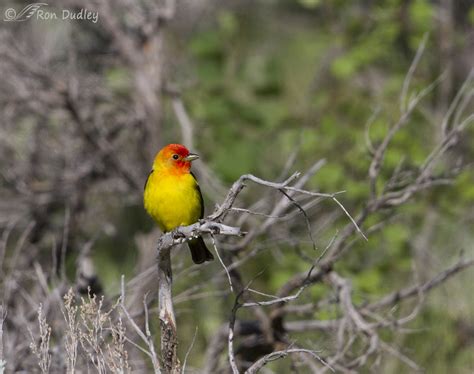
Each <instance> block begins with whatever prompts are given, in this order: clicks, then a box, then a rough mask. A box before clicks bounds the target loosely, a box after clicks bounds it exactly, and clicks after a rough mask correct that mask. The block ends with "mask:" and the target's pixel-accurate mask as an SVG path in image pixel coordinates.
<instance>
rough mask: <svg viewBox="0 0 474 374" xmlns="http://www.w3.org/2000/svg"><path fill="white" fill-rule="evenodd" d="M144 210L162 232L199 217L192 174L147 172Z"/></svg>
mask: <svg viewBox="0 0 474 374" xmlns="http://www.w3.org/2000/svg"><path fill="white" fill-rule="evenodd" d="M143 200H144V205H145V209H146V211H147V212H148V214H150V216H151V217H152V218H153V219H154V220H155V221H156V223H157V224H158V226H159V227H160V228H161V230H163V231H165V232H166V231H171V230H173V229H174V228H176V227H178V226H186V225H191V224H193V223H195V222H197V221H198V220H199V218H200V215H201V197H200V192H199V190H198V185H197V182H196V180H195V179H194V177H193V176H192V175H191V174H188V173H186V174H170V173H166V172H163V171H159V170H154V171H152V172H151V173H150V176H149V177H148V181H147V183H146V186H145V192H144V195H143Z"/></svg>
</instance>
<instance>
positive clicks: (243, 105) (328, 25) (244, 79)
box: [96, 0, 474, 374]
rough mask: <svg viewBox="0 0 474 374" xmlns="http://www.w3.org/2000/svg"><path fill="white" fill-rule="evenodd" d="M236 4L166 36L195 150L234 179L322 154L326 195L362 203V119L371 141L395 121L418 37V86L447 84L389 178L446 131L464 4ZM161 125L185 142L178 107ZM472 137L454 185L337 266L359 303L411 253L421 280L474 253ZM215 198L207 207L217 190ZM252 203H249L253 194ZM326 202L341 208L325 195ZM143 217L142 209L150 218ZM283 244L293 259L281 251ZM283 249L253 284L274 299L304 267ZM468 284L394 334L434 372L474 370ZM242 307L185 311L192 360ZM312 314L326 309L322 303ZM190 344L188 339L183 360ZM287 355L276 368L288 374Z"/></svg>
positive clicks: (391, 164) (469, 278) (116, 269)
mask: <svg viewBox="0 0 474 374" xmlns="http://www.w3.org/2000/svg"><path fill="white" fill-rule="evenodd" d="M446 3H448V6H449V9H452V11H453V14H452V17H453V20H452V21H453V22H454V24H453V25H451V28H448V29H447V28H446V26H445V25H444V24H443V22H447V21H445V20H443V19H442V18H443V17H442V13H443V11H444V8H443V6H445V5H446ZM227 5H228V6H221V7H217V8H218V9H215V10H213V11H210V12H209V14H206V15H205V16H202V19H200V20H198V21H196V20H194V21H195V23H194V24H193V25H192V26H190V27H189V28H190V29H189V30H187V29H186V27H184V30H183V28H181V26H182V25H180V24H179V22H178V24H177V25H176V26H174V27H175V29H173V28H172V29H171V30H170V31H168V33H167V41H166V43H167V46H168V48H169V53H170V54H171V56H172V57H171V59H172V61H176V63H175V64H174V63H173V64H171V67H170V68H169V69H170V71H169V74H170V76H172V77H173V79H174V80H175V81H177V82H178V83H179V84H181V85H182V86H184V87H187V88H185V89H184V90H183V93H184V102H185V105H186V107H187V109H188V111H189V114H190V116H191V118H192V120H193V122H194V124H195V127H196V128H195V134H196V137H195V142H196V145H197V148H198V149H199V150H200V152H201V156H202V159H203V161H204V162H205V163H207V164H208V165H209V166H210V167H211V169H213V170H214V171H215V172H216V174H217V175H218V176H219V177H220V178H221V179H222V180H223V181H224V183H225V184H226V185H230V184H231V183H232V182H233V181H234V180H235V179H237V178H238V177H239V176H240V175H241V174H244V173H253V174H255V175H258V176H261V177H262V178H267V179H269V180H274V179H275V178H276V177H277V176H278V175H279V174H280V172H281V170H282V168H283V166H284V165H285V163H286V161H287V159H288V158H289V157H290V155H291V154H292V153H293V152H297V157H296V164H295V166H294V169H296V170H305V169H306V168H307V167H309V166H310V165H311V164H312V163H313V162H314V161H315V160H317V159H320V158H325V159H326V160H327V165H326V166H325V167H323V168H322V169H321V170H320V171H319V172H318V173H317V175H316V177H314V178H313V179H312V180H311V182H310V185H309V186H310V187H311V188H313V189H315V190H320V191H323V192H334V191H339V190H345V191H346V193H345V194H344V195H343V198H342V199H343V201H344V203H345V204H346V207H347V208H348V210H349V211H351V212H357V209H358V208H360V206H361V203H362V201H364V200H365V199H366V198H367V197H368V193H369V189H368V182H367V174H368V172H367V171H368V166H369V164H370V155H369V152H368V149H367V146H366V137H365V130H366V128H367V122H368V120H369V118H371V116H373V115H374V113H375V116H374V120H373V122H372V123H371V125H370V140H371V142H373V143H374V144H377V143H378V142H380V141H381V139H382V137H383V136H384V135H385V133H386V131H387V129H388V128H389V126H391V125H392V124H393V123H394V122H396V121H397V120H398V118H399V117H400V101H399V97H400V93H401V90H402V85H403V81H404V79H405V76H406V74H407V71H408V69H409V67H410V65H411V63H412V61H413V58H414V56H415V54H416V51H417V48H418V47H419V45H420V43H421V41H422V39H423V37H424V36H425V35H426V37H427V45H426V49H425V52H424V54H423V56H422V58H421V60H420V63H419V65H418V67H417V69H416V72H415V74H414V78H413V81H412V87H411V89H412V90H413V91H415V90H419V89H422V88H424V87H426V86H427V85H429V84H430V83H431V82H433V81H434V80H435V79H436V78H437V77H438V76H439V75H440V74H442V73H443V72H445V74H447V80H448V81H449V82H450V83H449V84H447V85H445V84H441V85H439V86H438V87H437V88H436V89H435V90H434V93H433V94H432V95H430V96H429V97H428V98H427V99H426V100H425V101H424V102H423V103H422V105H421V109H420V110H419V111H417V112H415V113H414V115H413V116H412V118H411V119H410V121H409V123H408V124H407V126H406V127H405V128H404V129H403V130H402V131H401V132H400V133H398V134H397V135H396V137H395V139H394V141H393V144H392V146H391V147H390V149H389V151H388V153H387V155H386V161H385V166H384V169H383V172H382V174H383V175H384V176H385V177H388V176H390V174H391V172H392V171H393V169H394V168H395V167H396V166H397V165H398V164H399V162H400V160H401V159H404V160H405V163H407V164H408V165H413V167H415V165H419V164H420V163H421V162H422V161H423V160H424V159H425V157H426V156H427V155H428V154H429V152H430V151H431V149H432V148H433V147H434V145H435V144H436V142H437V141H438V140H439V136H440V123H441V120H442V117H443V115H444V113H445V112H446V110H447V107H448V106H449V104H450V101H451V100H452V99H453V97H454V95H455V94H456V92H457V90H459V88H460V86H461V84H462V83H463V81H464V80H465V79H466V77H467V74H468V73H469V71H470V69H471V68H472V61H473V60H472V56H473V50H472V48H473V29H472V26H473V22H474V7H473V5H472V2H469V1H459V2H457V1H455V2H449V1H448V2H442V1H440V2H434V1H427V0H415V1H409V0H383V1H376V2H373V1H355V2H348V1H330V2H328V1H319V0H301V1H284V0H281V1H258V2H243V3H242V4H240V5H230V4H227ZM196 17H199V15H197V16H196ZM446 44H447V45H446ZM125 75H126V74H125ZM109 77H110V84H111V85H112V86H116V87H117V91H120V90H122V89H123V85H122V83H123V75H122V74H121V73H120V72H110V76H109ZM471 109H472V105H471ZM167 110H168V111H169V112H170V111H171V110H170V108H169V107H167ZM164 131H165V134H166V136H165V138H166V141H165V143H166V142H168V141H174V139H179V136H180V135H179V134H180V133H179V130H178V128H177V126H176V119H175V118H174V117H173V116H172V115H171V114H170V115H168V116H167V117H166V119H165V126H164ZM473 135H474V132H473V129H472V127H471V128H470V129H469V130H468V133H467V135H466V136H465V139H464V140H463V141H462V143H461V145H462V146H461V147H459V148H457V149H454V150H451V151H450V154H449V157H452V158H453V159H454V158H462V159H463V160H464V161H468V168H466V170H465V171H463V172H462V173H461V175H460V176H459V178H458V179H457V181H456V183H455V184H454V185H453V186H451V187H440V188H436V189H434V190H432V191H429V192H426V193H422V194H421V195H419V196H417V197H416V199H415V200H414V201H411V202H409V203H408V204H407V205H406V206H404V207H403V208H401V209H398V210H397V212H396V215H395V216H394V218H393V220H392V223H391V224H390V225H389V226H387V227H385V228H384V229H383V230H381V231H380V232H378V233H376V234H374V235H372V236H370V239H369V242H368V243H360V244H359V245H357V246H356V250H354V251H352V252H351V253H350V254H349V256H348V257H347V258H346V259H345V260H344V261H343V262H342V263H340V264H339V265H338V268H339V269H340V270H341V271H342V272H343V274H347V275H350V276H352V277H353V282H354V292H355V294H356V300H359V301H363V300H367V299H369V300H373V299H375V298H376V297H377V295H383V294H384V293H387V292H389V291H390V290H392V289H395V288H399V287H403V286H404V285H406V284H407V283H406V282H407V281H410V280H411V279H412V266H413V262H415V264H416V266H417V268H418V270H419V272H420V273H421V276H422V277H423V279H425V280H426V279H428V278H429V276H432V275H433V274H435V273H436V271H439V270H441V269H442V268H443V267H445V266H447V265H449V264H451V263H452V261H453V260H454V259H455V258H456V257H457V256H458V255H459V254H460V252H461V251H464V253H465V254H466V255H469V254H471V255H472V254H473V253H474V252H473V246H472V243H473V240H474V234H473V231H472V227H473V223H474V210H473V206H474V179H473V173H472V160H473V155H474V147H473V145H474V142H473V139H474V137H473ZM247 196H248V195H247ZM205 199H206V202H207V203H208V209H207V210H208V211H209V210H210V209H212V207H213V203H214V202H215V199H214V198H213V196H205ZM248 201H252V196H251V193H250V196H249V200H248ZM326 209H328V210H333V209H334V207H333V206H331V204H329V203H328V204H327V206H326ZM137 210H139V211H140V210H141V207H138V208H137ZM134 212H135V213H134V216H135V214H136V215H137V216H143V215H144V214H143V212H141V211H140V212H137V211H135V210H134ZM129 214H130V212H129V210H128V209H127V217H130V215H129ZM380 218H381V217H374V219H373V222H370V223H375V222H377V220H378V219H380ZM298 219H301V218H298ZM146 221H147V218H143V217H140V218H139V219H138V217H137V219H136V220H134V222H136V223H139V224H138V225H137V226H139V227H140V228H142V229H143V227H144V225H149V224H150V223H149V222H146ZM145 222H146V223H145ZM302 222H303V221H302ZM344 223H345V217H341V218H340V219H338V220H337V221H336V223H335V224H334V230H333V231H330V232H328V233H326V235H325V237H324V238H318V244H320V245H323V243H325V241H324V240H326V239H329V238H330V235H332V234H334V231H335V230H336V229H337V228H340V227H342V225H343V224H344ZM129 226H130V220H128V219H126V220H124V221H122V222H121V224H120V229H119V230H118V231H119V232H121V233H123V234H124V237H127V236H128V237H130V236H129V235H128V234H127V231H128V230H129ZM136 229H138V228H137V227H135V228H133V229H132V230H131V231H132V232H133V231H134V230H136ZM417 240H418V241H420V240H425V241H426V244H427V248H426V251H428V252H429V253H427V254H426V256H425V257H424V258H417V257H416V256H413V254H414V253H415V252H416V250H415V246H416V245H418V244H417ZM113 242H114V243H116V237H114V238H113ZM109 244H110V243H109ZM104 245H106V244H105V243H104ZM113 246H114V247H115V244H113ZM303 246H304V244H303ZM307 246H308V248H309V247H310V245H309V244H307ZM280 247H281V251H282V252H283V253H284V252H285V246H284V245H281V246H280ZM114 250H117V248H114ZM96 252H97V253H99V252H101V251H99V250H97V251H96ZM102 253H104V252H102ZM127 253H128V255H129V256H132V257H133V255H132V254H130V252H127ZM413 257H415V260H414V261H413V260H412V258H413ZM282 258H283V259H282V260H281V259H280V263H279V264H278V266H277V268H276V269H275V270H272V271H267V272H266V273H265V275H264V276H263V279H259V280H257V281H256V284H257V285H258V287H259V289H265V290H267V291H268V292H270V293H272V292H274V291H275V290H277V289H278V286H280V285H282V284H283V283H284V282H285V281H286V280H287V279H288V278H289V277H290V276H291V275H292V274H294V273H295V271H303V270H304V269H306V265H305V264H304V263H302V262H301V261H299V259H298V257H297V256H295V255H291V254H285V255H284V256H283V257H282ZM117 261H119V260H117ZM120 261H121V264H113V266H112V267H110V264H111V262H110V258H109V257H108V256H106V258H105V259H103V261H101V265H100V267H101V269H103V273H102V275H103V277H104V278H108V279H110V281H111V282H112V283H114V280H116V279H118V275H119V274H120V273H121V272H130V271H131V270H130V268H129V265H130V262H129V261H128V260H125V257H122V258H121V259H120ZM269 261H275V260H274V258H272V256H271V255H269V254H268V253H265V254H263V255H260V256H258V257H257V258H256V260H254V262H253V263H252V264H251V265H246V266H245V267H244V269H243V270H242V272H243V273H244V274H249V277H250V276H252V275H254V274H256V273H257V272H258V271H259V269H261V268H263V267H265V265H266V264H267V263H268V262H269ZM214 266H217V265H215V264H214ZM108 271H110V272H111V275H108V274H107V272H108ZM203 272H207V270H203ZM197 277H198V279H199V278H201V282H205V280H206V279H209V275H208V274H207V275H206V274H204V275H201V276H197ZM473 282H474V278H473V272H472V270H469V271H468V273H466V274H462V275H460V276H458V277H457V278H456V279H455V280H451V281H450V282H449V283H447V284H446V285H443V286H442V287H441V288H440V289H438V290H437V291H435V292H433V293H432V294H431V295H430V296H429V297H428V299H427V301H426V307H425V308H424V309H423V311H422V312H421V313H420V316H419V317H418V318H417V319H416V320H415V321H414V322H413V323H412V324H411V325H410V329H412V331H410V332H409V333H407V334H403V335H402V336H399V337H397V339H396V340H395V342H396V345H397V346H400V347H403V350H404V352H405V353H406V354H407V355H408V356H409V357H410V358H412V359H413V360H414V361H415V362H417V363H418V364H419V365H420V366H422V367H424V368H425V369H426V372H427V373H440V374H441V373H468V372H472V369H473V368H474V357H473V356H474V355H473V353H472V352H473V342H474V320H473V312H474V299H473V298H472V295H473V291H474V289H473V286H472V285H473V284H474V283H473ZM114 284H115V286H116V285H117V283H114ZM188 287H189V282H187V281H183V282H180V281H179V280H178V283H177V284H176V291H175V292H176V293H177V294H179V293H180V292H183V291H184V290H186V289H187V288H188ZM256 287H257V286H256ZM206 289H208V290H209V291H210V290H212V289H213V286H212V285H209V287H206ZM311 292H313V295H312V296H311V297H314V298H316V299H317V298H318V296H320V295H318V290H317V287H316V289H315V290H312V291H311ZM311 297H310V299H311ZM232 302H233V298H232V297H229V296H227V299H225V301H224V302H223V303H220V302H218V299H211V301H206V300H204V301H190V302H186V303H183V304H178V305H177V313H178V318H179V319H180V331H179V334H180V336H181V341H182V342H189V341H190V339H191V338H192V336H193V334H194V332H195V326H196V325H197V326H199V334H198V338H197V339H198V342H197V343H196V345H195V347H194V349H193V352H192V353H191V357H192V359H191V360H192V362H199V361H200V360H202V354H203V347H205V345H206V344H208V343H209V341H208V340H206V338H205V337H206V336H210V335H212V332H215V330H216V328H217V327H218V326H219V324H220V323H222V322H223V321H222V319H221V316H226V315H227V313H228V310H229V307H230V306H231V305H232ZM209 303H212V305H213V307H212V308H209V305H210V304H209ZM243 315H245V313H243ZM332 317H334V316H332ZM315 318H320V319H329V318H331V315H323V313H319V314H317V315H315ZM224 322H225V320H224ZM387 334H389V333H387ZM388 336H389V335H388ZM299 339H300V340H299V341H305V339H309V340H311V341H313V342H317V347H318V348H322V349H323V347H324V337H323V336H318V334H315V333H311V334H301V337H300V338H299ZM187 348H188V347H187V345H186V344H182V345H181V352H182V354H184V353H185V352H186V350H187ZM200 357H201V359H200ZM281 365H282V363H279V364H276V365H274V366H270V367H272V368H273V369H274V370H277V372H282V371H279V370H283V369H282V367H281ZM408 371H409V369H407V367H406V366H404V365H403V364H401V363H400V362H399V361H397V360H393V361H390V360H389V362H388V363H387V364H386V366H385V367H384V373H401V372H408Z"/></svg>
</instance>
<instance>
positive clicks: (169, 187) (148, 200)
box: [143, 144, 214, 264]
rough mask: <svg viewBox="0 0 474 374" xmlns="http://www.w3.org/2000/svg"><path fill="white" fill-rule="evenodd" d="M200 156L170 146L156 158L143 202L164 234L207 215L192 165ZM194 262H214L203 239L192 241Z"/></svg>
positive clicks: (190, 246)
mask: <svg viewBox="0 0 474 374" xmlns="http://www.w3.org/2000/svg"><path fill="white" fill-rule="evenodd" d="M198 158H199V156H198V155H196V154H194V153H190V152H189V151H188V149H187V148H186V147H185V146H184V145H181V144H168V145H167V146H166V147H164V148H163V149H162V150H161V151H160V152H158V154H157V155H156V157H155V160H154V162H153V168H152V170H151V172H150V174H149V175H148V179H147V181H146V183H145V192H144V194H143V202H144V205H145V209H146V211H147V212H148V214H149V215H150V216H151V217H152V218H153V219H154V220H155V221H156V223H157V224H158V226H159V227H160V228H161V230H163V232H168V231H171V230H173V229H175V228H176V227H178V226H187V225H191V224H193V223H195V222H197V221H198V220H199V219H200V218H203V216H204V202H203V199H202V194H201V190H200V188H199V185H198V183H197V181H196V178H195V177H194V175H193V174H192V173H191V162H192V161H194V160H196V159H198ZM188 245H189V249H190V250H191V256H192V258H193V261H194V263H196V264H201V263H203V262H205V261H211V260H213V259H214V257H213V256H212V253H211V252H209V250H208V249H207V247H206V244H205V243H204V240H202V238H201V237H198V238H196V239H193V240H191V241H189V242H188Z"/></svg>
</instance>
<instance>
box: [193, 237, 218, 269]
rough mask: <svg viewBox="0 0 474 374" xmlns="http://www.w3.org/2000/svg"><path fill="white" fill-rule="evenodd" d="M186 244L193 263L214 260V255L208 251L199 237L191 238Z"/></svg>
mask: <svg viewBox="0 0 474 374" xmlns="http://www.w3.org/2000/svg"><path fill="white" fill-rule="evenodd" d="M188 245H189V249H190V250H191V256H192V258H193V261H194V263H195V264H202V263H203V262H206V261H212V260H214V256H213V255H212V253H211V252H209V249H207V247H206V244H205V243H204V240H202V238H201V237H199V238H196V239H193V240H191V241H190V242H189V243H188Z"/></svg>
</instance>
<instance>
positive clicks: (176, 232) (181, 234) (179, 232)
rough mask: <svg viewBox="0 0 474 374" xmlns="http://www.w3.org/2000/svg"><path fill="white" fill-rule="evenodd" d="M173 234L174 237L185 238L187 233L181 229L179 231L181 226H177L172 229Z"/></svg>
mask: <svg viewBox="0 0 474 374" xmlns="http://www.w3.org/2000/svg"><path fill="white" fill-rule="evenodd" d="M171 236H172V237H173V239H184V238H186V235H184V234H183V233H182V232H181V231H179V227H176V228H175V229H173V230H172V231H171Z"/></svg>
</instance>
